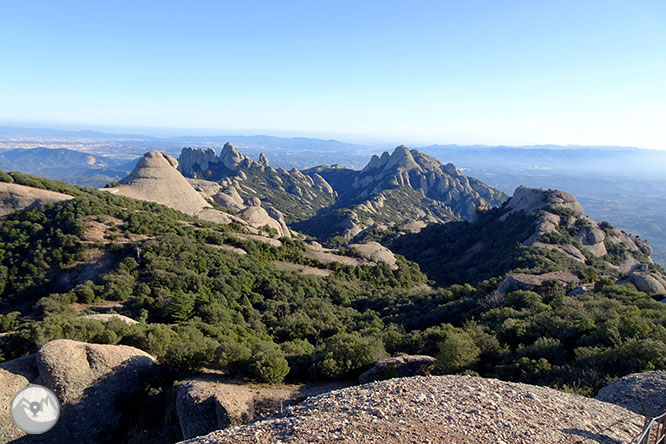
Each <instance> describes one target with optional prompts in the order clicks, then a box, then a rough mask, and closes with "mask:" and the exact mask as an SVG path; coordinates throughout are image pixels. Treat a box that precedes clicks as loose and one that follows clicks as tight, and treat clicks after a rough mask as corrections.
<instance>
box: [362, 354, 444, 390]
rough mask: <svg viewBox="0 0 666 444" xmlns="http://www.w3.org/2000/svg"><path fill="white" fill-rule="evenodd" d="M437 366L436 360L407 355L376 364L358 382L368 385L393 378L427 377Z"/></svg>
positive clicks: (428, 357) (422, 356) (429, 357)
mask: <svg viewBox="0 0 666 444" xmlns="http://www.w3.org/2000/svg"><path fill="white" fill-rule="evenodd" d="M434 366H435V358H433V357H432V356H425V355H406V356H397V357H394V358H387V359H383V360H381V361H378V362H376V363H375V365H373V366H372V368H371V369H370V370H368V371H367V372H365V373H363V374H361V376H359V378H358V381H359V382H360V383H361V384H367V383H368V382H372V381H380V380H384V379H391V378H403V377H406V376H419V375H427V374H430V373H431V372H432V370H433V369H434Z"/></svg>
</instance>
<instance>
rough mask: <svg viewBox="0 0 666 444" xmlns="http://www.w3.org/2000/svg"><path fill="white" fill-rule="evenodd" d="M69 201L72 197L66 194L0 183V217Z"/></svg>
mask: <svg viewBox="0 0 666 444" xmlns="http://www.w3.org/2000/svg"><path fill="white" fill-rule="evenodd" d="M70 199H73V197H72V196H69V195H67V194H62V193H56V192H54V191H48V190H40V189H39V188H32V187H26V186H24V185H19V184H16V183H6V182H0V216H5V215H7V214H10V213H13V212H15V211H20V210H25V209H32V208H34V207H38V206H43V205H47V204H53V203H57V202H62V201H65V200H70Z"/></svg>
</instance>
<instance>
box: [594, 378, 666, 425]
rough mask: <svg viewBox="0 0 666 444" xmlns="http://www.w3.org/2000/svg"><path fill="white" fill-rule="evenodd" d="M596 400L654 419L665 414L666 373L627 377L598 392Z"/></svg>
mask: <svg viewBox="0 0 666 444" xmlns="http://www.w3.org/2000/svg"><path fill="white" fill-rule="evenodd" d="M596 399H598V400H599V401H604V402H610V403H611V404H617V405H619V406H622V407H624V408H626V409H628V410H631V411H632V412H635V413H638V414H639V415H644V416H647V417H650V418H654V417H656V416H659V415H661V414H662V413H664V412H666V372H664V371H653V372H646V373H633V374H631V375H627V376H625V377H623V378H621V379H618V380H617V381H615V382H613V383H612V384H610V385H607V386H606V387H604V388H602V389H601V390H599V393H598V394H597V397H596Z"/></svg>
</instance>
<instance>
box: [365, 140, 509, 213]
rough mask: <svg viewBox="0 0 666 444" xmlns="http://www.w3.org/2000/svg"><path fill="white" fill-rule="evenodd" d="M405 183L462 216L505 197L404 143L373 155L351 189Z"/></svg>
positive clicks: (369, 190) (373, 190)
mask: <svg viewBox="0 0 666 444" xmlns="http://www.w3.org/2000/svg"><path fill="white" fill-rule="evenodd" d="M395 186H408V187H410V188H412V189H414V190H417V191H420V192H422V193H423V194H424V195H425V196H426V197H428V198H430V199H433V200H436V201H439V202H441V203H443V204H444V205H446V206H447V207H449V208H450V209H451V210H452V211H453V213H454V214H455V215H457V216H459V217H461V218H463V219H466V220H474V219H475V218H476V211H477V209H482V208H487V207H490V206H498V205H500V204H501V203H502V202H504V200H505V199H506V196H505V195H504V193H502V192H500V191H498V190H495V189H494V188H491V187H489V186H487V185H485V184H484V183H483V182H481V181H479V180H477V179H474V178H471V177H467V176H463V175H462V174H461V173H460V171H458V170H457V169H456V167H455V166H454V165H453V164H446V165H444V164H442V163H441V162H440V161H439V160H437V159H435V158H434V157H430V156H428V155H426V154H423V153H421V152H419V151H416V150H411V151H410V150H409V149H407V147H405V146H404V145H400V146H399V147H397V148H396V149H395V150H394V151H393V153H392V154H389V153H388V152H385V153H384V154H382V156H381V157H378V156H376V155H375V156H373V157H372V159H370V162H368V164H367V165H366V166H365V168H363V169H362V170H361V172H360V174H358V175H357V176H356V177H355V178H354V184H353V189H354V193H356V194H357V195H358V196H360V197H363V196H369V195H371V194H374V193H377V192H379V191H381V190H384V189H387V188H390V187H395Z"/></svg>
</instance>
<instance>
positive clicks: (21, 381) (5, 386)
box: [0, 368, 30, 443]
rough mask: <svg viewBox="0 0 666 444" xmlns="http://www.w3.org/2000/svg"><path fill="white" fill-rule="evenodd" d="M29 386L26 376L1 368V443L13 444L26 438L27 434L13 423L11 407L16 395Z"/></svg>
mask: <svg viewBox="0 0 666 444" xmlns="http://www.w3.org/2000/svg"><path fill="white" fill-rule="evenodd" d="M29 384H30V381H29V380H28V379H27V378H25V377H24V376H21V375H19V374H15V373H12V372H10V371H7V370H5V369H3V368H0V443H6V442H11V441H14V440H15V439H18V438H20V437H22V436H25V433H23V432H22V431H21V429H19V428H18V427H16V426H15V425H14V423H13V422H12V416H11V413H10V411H9V407H10V405H11V402H12V399H13V398H14V395H16V393H18V391H19V390H21V389H22V388H23V387H26V386H27V385H29Z"/></svg>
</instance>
